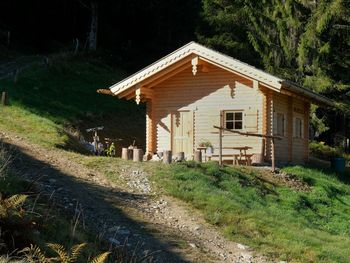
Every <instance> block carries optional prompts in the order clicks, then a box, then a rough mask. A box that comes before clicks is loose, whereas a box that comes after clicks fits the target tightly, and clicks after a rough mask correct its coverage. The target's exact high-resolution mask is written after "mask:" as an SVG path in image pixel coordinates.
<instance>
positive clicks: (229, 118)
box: [224, 111, 243, 130]
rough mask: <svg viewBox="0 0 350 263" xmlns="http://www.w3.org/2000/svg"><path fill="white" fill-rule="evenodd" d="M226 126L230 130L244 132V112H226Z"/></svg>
mask: <svg viewBox="0 0 350 263" xmlns="http://www.w3.org/2000/svg"><path fill="white" fill-rule="evenodd" d="M224 125H225V128H226V129H229V130H242V128H243V112H241V111H225V114H224Z"/></svg>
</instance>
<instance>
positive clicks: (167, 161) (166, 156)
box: [163, 151, 172, 164]
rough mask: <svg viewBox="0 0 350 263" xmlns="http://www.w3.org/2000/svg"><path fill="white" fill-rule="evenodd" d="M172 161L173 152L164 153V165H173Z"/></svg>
mask: <svg viewBox="0 0 350 263" xmlns="http://www.w3.org/2000/svg"><path fill="white" fill-rule="evenodd" d="M171 161H172V153H171V151H164V152H163V163H165V164H171Z"/></svg>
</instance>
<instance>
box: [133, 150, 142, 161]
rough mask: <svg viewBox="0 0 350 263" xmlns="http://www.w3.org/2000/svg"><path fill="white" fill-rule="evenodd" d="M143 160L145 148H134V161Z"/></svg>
mask: <svg viewBox="0 0 350 263" xmlns="http://www.w3.org/2000/svg"><path fill="white" fill-rule="evenodd" d="M142 160H143V150H142V149H134V151H133V161H134V162H142Z"/></svg>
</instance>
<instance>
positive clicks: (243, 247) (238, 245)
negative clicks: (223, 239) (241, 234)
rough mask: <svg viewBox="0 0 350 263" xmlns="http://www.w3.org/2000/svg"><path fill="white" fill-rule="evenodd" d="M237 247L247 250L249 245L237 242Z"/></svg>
mask: <svg viewBox="0 0 350 263" xmlns="http://www.w3.org/2000/svg"><path fill="white" fill-rule="evenodd" d="M237 247H238V248H239V249H242V250H246V249H247V247H246V246H245V245H242V244H237Z"/></svg>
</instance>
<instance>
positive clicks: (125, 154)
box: [122, 148, 129, 160]
mask: <svg viewBox="0 0 350 263" xmlns="http://www.w3.org/2000/svg"><path fill="white" fill-rule="evenodd" d="M128 153H129V151H128V148H122V159H123V160H128V159H129V155H128Z"/></svg>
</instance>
